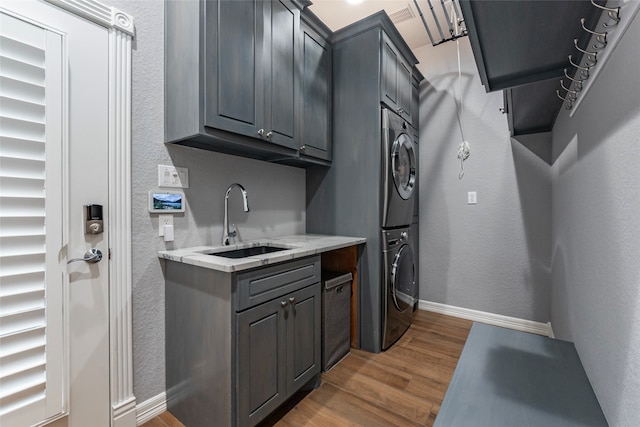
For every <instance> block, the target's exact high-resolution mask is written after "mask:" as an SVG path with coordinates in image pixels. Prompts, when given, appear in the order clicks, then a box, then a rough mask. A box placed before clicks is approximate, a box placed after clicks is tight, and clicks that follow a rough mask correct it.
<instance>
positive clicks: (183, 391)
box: [165, 255, 321, 427]
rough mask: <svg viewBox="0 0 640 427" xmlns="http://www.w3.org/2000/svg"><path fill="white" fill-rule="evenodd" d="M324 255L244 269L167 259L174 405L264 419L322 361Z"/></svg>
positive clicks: (213, 415)
mask: <svg viewBox="0 0 640 427" xmlns="http://www.w3.org/2000/svg"><path fill="white" fill-rule="evenodd" d="M320 279H321V273H320V256H319V255H314V256H311V257H307V258H301V259H295V260H291V261H286V262H282V263H279V264H275V265H267V266H264V267H260V268H255V269H252V270H246V271H241V272H238V273H225V272H221V271H216V270H212V269H208V268H203V267H198V266H195V265H189V264H184V263H181V262H174V261H167V262H166V265H165V292H166V293H165V295H166V300H165V344H166V347H165V354H166V364H165V366H166V389H167V409H168V410H169V411H170V412H171V413H172V414H173V415H174V416H175V417H176V418H178V419H179V420H180V421H181V422H182V423H183V424H184V425H187V426H190V427H192V426H193V427H199V426H216V427H231V426H240V427H245V426H255V425H256V424H258V423H259V422H260V421H262V420H263V419H264V418H265V417H266V416H267V415H269V414H270V413H271V412H272V411H273V410H274V409H276V408H277V407H278V406H279V405H280V404H282V403H283V402H284V401H285V400H287V399H288V398H289V397H290V396H291V395H293V394H294V393H295V392H296V391H298V390H299V389H300V388H301V387H302V386H304V385H305V384H307V383H309V384H313V380H314V379H318V378H319V375H320V368H321V348H320V345H321V335H320V333H321V331H320V328H321V301H320V295H321V289H320Z"/></svg>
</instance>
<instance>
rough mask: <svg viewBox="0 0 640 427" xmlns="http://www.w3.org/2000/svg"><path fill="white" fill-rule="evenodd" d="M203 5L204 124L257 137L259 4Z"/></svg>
mask: <svg viewBox="0 0 640 427" xmlns="http://www.w3.org/2000/svg"><path fill="white" fill-rule="evenodd" d="M267 3H268V2H267ZM204 7H205V29H204V37H205V40H204V44H205V47H204V52H205V94H206V95H205V113H204V125H205V126H208V127H212V128H217V129H222V130H226V131H229V132H234V133H238V134H242V135H246V136H251V137H256V138H257V137H259V135H258V130H259V129H260V126H262V124H263V123H264V118H263V116H262V115H263V104H264V90H263V84H264V79H263V76H264V69H263V67H264V60H263V57H262V55H263V50H262V46H263V44H264V36H265V26H264V21H263V20H264V7H265V4H264V2H262V1H258V0H247V1H229V0H223V1H217V2H213V1H211V2H204Z"/></svg>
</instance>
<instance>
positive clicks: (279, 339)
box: [236, 297, 288, 426]
mask: <svg viewBox="0 0 640 427" xmlns="http://www.w3.org/2000/svg"><path fill="white" fill-rule="evenodd" d="M286 301H287V300H286V298H284V297H283V298H280V299H276V300H273V301H270V302H267V303H264V304H261V305H259V306H256V307H254V308H252V309H250V310H247V311H244V312H242V313H239V314H238V315H237V330H238V335H237V353H236V357H237V365H236V372H237V389H236V405H237V424H238V425H240V426H250V425H251V426H253V425H255V424H257V423H258V422H259V421H261V420H262V419H264V417H266V416H267V415H268V414H269V413H270V412H272V411H273V410H274V409H276V408H277V407H278V406H279V405H280V404H281V403H282V402H284V401H285V399H286V398H287V381H286V378H287V377H286V372H287V352H286V334H287V325H286V322H287V317H288V314H287V311H286V309H287V307H286V306H284V307H283V302H284V303H285V304H286Z"/></svg>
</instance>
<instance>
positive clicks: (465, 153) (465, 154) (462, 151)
mask: <svg viewBox="0 0 640 427" xmlns="http://www.w3.org/2000/svg"><path fill="white" fill-rule="evenodd" d="M456 48H457V51H458V92H459V93H460V107H459V108H458V103H457V100H456V113H457V116H458V126H460V136H462V142H461V143H460V145H459V146H458V159H460V171H459V172H458V179H462V177H463V176H464V161H465V160H467V159H468V158H469V155H470V154H471V153H470V151H469V143H468V142H467V141H466V140H465V139H464V131H463V129H462V115H463V114H464V100H463V97H462V66H461V63H460V42H459V41H458V40H456ZM454 99H455V97H454Z"/></svg>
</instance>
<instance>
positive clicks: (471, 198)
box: [467, 191, 478, 205]
mask: <svg viewBox="0 0 640 427" xmlns="http://www.w3.org/2000/svg"><path fill="white" fill-rule="evenodd" d="M467 204H469V205H476V204H478V195H477V193H476V192H475V191H469V192H468V193H467Z"/></svg>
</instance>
